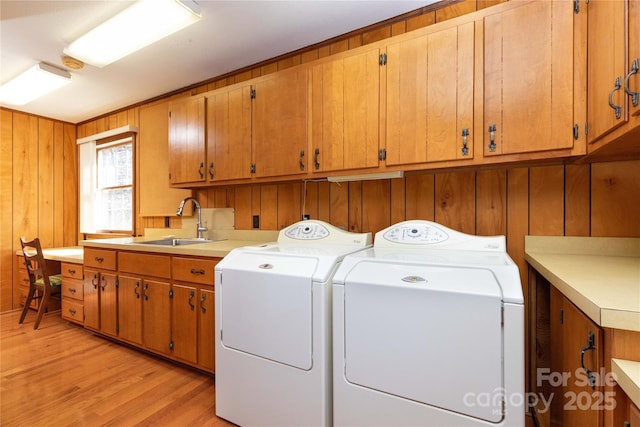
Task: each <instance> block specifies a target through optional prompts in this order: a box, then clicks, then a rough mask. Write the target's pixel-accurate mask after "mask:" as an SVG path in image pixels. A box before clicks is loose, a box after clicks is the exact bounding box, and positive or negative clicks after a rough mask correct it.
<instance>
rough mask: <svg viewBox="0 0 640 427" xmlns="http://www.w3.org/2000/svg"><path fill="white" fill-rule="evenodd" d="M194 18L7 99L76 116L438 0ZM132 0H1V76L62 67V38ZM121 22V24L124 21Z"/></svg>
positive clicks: (219, 9)
mask: <svg viewBox="0 0 640 427" xmlns="http://www.w3.org/2000/svg"><path fill="white" fill-rule="evenodd" d="M197 1H198V3H199V4H200V6H201V13H202V19H201V20H200V21H199V22H198V23H196V24H194V25H192V26H190V27H188V28H186V29H184V30H182V31H179V32H178V33H175V34H173V35H171V36H169V37H167V38H165V39H163V40H160V41H158V42H156V43H154V44H152V45H150V46H147V47H146V48H144V49H141V50H139V51H138V52H135V53H133V54H132V55H130V56H128V57H125V58H123V59H121V60H119V61H117V62H114V63H112V64H110V65H108V66H106V67H104V68H96V67H92V66H90V65H85V67H84V68H83V69H81V70H77V71H75V70H69V71H70V72H71V74H72V76H73V77H72V83H71V84H69V85H67V86H65V87H63V88H61V89H58V90H57V91H54V92H52V93H50V94H48V95H46V96H44V97H42V98H39V99H37V100H35V101H32V102H30V103H29V104H26V105H23V106H20V107H12V106H9V105H5V107H8V108H14V109H16V110H19V111H24V112H27V113H31V114H36V115H41V116H45V117H49V118H52V119H57V120H62V121H67V122H71V123H79V122H82V121H84V120H88V119H91V118H93V117H96V116H99V115H102V114H105V113H108V112H110V111H114V110H117V109H120V108H124V107H127V106H129V105H132V104H135V103H138V102H141V101H144V100H146V99H150V98H153V97H155V96H158V95H162V94H165V93H168V92H172V91H174V90H177V89H180V88H184V87H187V86H190V85H192V84H195V83H199V82H202V81H205V80H208V79H211V78H213V77H216V76H219V75H222V74H225V73H228V72H230V71H233V70H237V69H240V68H243V67H245V66H248V65H252V64H255V63H258V62H261V61H263V60H266V59H269V58H273V57H276V56H279V55H281V54H284V53H287V52H291V51H294V50H297V49H300V48H302V47H305V46H309V45H311V44H315V43H318V42H321V41H324V40H327V39H330V38H332V37H335V36H338V35H341V34H344V33H347V32H349V31H351V30H355V29H358V28H362V27H365V26H367V25H370V24H373V23H376V22H380V21H383V20H386V19H388V18H392V17H394V16H397V15H401V14H403V13H406V12H409V11H412V10H415V9H418V8H420V7H423V6H426V5H429V4H431V3H434V2H435V1H436V0H422V1H418V0H415V1H414V0H389V1H387V0H356V1H347V0H340V1H328V0H323V1H317V0H297V1H275V0H273V1H267V0H262V1H244V0H236V1H217V0H197ZM130 4H131V2H130V1H114V0H112V1H99V0H91V1H90V0H84V1H79V0H75V1H56V0H46V1H24V0H21V1H10V0H0V18H1V20H0V83H5V82H6V81H8V80H10V79H11V78H13V77H14V76H16V75H17V74H19V73H21V72H23V71H24V70H26V69H27V68H29V67H31V66H32V65H34V64H36V63H38V62H41V61H42V62H47V63H49V64H52V65H56V66H58V67H60V68H64V66H63V65H62V63H61V56H62V50H63V48H64V47H65V46H66V45H67V44H69V43H70V42H72V41H73V40H75V39H76V38H77V37H79V36H81V35H83V34H84V33H86V32H87V31H88V30H90V29H91V28H93V27H95V26H96V25H98V24H100V23H101V22H103V21H105V20H106V19H108V18H110V17H111V16H113V15H115V14H117V13H118V12H120V11H121V10H123V9H125V8H126V7H127V6H129V5H130ZM123 31H126V29H123Z"/></svg>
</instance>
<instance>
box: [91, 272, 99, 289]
mask: <svg viewBox="0 0 640 427" xmlns="http://www.w3.org/2000/svg"><path fill="white" fill-rule="evenodd" d="M99 281H100V279H99V278H98V273H96V274H94V275H93V279H91V284H92V285H93V289H98V282H99Z"/></svg>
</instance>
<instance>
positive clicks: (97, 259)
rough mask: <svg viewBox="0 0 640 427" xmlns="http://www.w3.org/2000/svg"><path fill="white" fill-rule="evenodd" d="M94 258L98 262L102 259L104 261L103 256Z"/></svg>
mask: <svg viewBox="0 0 640 427" xmlns="http://www.w3.org/2000/svg"><path fill="white" fill-rule="evenodd" d="M94 259H95V260H96V261H98V262H102V261H104V258H102V257H101V256H97V257H95V258H94Z"/></svg>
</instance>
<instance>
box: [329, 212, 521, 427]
mask: <svg viewBox="0 0 640 427" xmlns="http://www.w3.org/2000/svg"><path fill="white" fill-rule="evenodd" d="M523 303H524V300H523V294H522V288H521V284H520V277H519V275H518V268H517V266H516V265H515V264H514V263H513V261H512V260H511V258H510V257H509V256H508V254H507V253H506V244H505V238H504V236H495V237H479V236H472V235H467V234H463V233H459V232H457V231H454V230H451V229H449V228H446V227H444V226H442V225H439V224H436V223H434V222H429V221H405V222H402V223H399V224H396V225H393V226H391V227H389V228H387V229H385V230H382V231H380V232H379V233H377V234H376V236H375V239H374V246H373V248H370V249H367V250H365V251H362V252H358V253H354V254H351V255H348V256H347V257H345V259H344V260H343V262H342V264H341V266H340V268H339V269H338V271H337V272H336V275H335V276H334V279H333V387H334V388H333V399H334V400H333V401H334V405H333V411H334V425H335V426H359V427H365V426H394V427H399V426H433V427H444V426H460V427H462V426H464V427H470V426H493V427H497V426H503V427H504V426H513V427H522V426H524V411H525V402H524V398H525V396H524V305H523Z"/></svg>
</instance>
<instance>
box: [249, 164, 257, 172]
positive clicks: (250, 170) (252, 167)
mask: <svg viewBox="0 0 640 427" xmlns="http://www.w3.org/2000/svg"><path fill="white" fill-rule="evenodd" d="M249 172H251V173H256V164H255V163H251V167H250V168H249Z"/></svg>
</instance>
